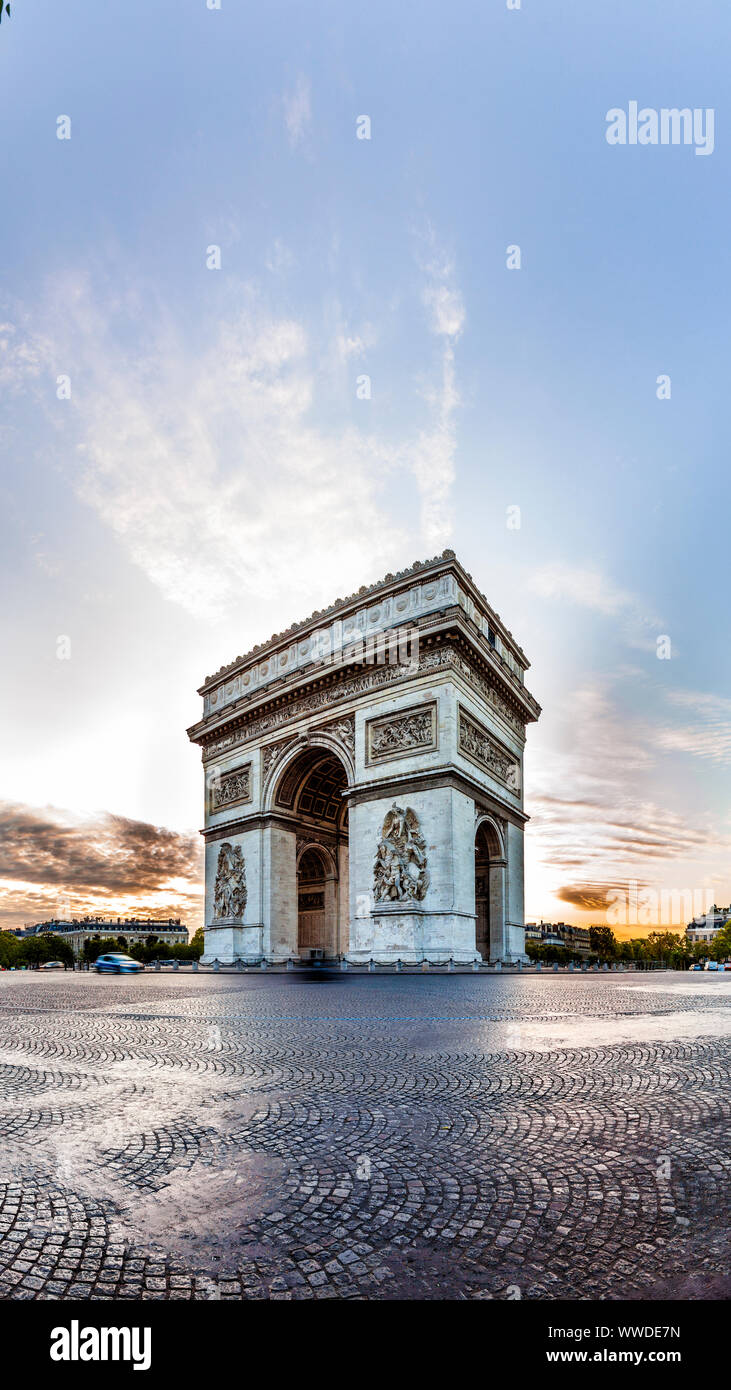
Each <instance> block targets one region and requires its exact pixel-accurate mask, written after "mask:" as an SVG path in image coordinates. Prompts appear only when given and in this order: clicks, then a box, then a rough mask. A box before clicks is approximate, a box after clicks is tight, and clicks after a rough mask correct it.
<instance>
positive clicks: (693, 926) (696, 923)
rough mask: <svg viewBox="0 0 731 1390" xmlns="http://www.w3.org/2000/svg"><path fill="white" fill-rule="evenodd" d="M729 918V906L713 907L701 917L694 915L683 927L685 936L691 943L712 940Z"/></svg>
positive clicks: (730, 912) (730, 910)
mask: <svg viewBox="0 0 731 1390" xmlns="http://www.w3.org/2000/svg"><path fill="white" fill-rule="evenodd" d="M730 918H731V907H716V905H715V903H714V905H713V907H711V908H709V910H708V912H704V913H703V915H702V916H701V917H694V918H693V921H692V922H689V923H688V925H687V927H686V928H685V938H686V941H688V942H689V943H690V944H691V945H695V943H696V942H698V941H702V942H709V941H714V940H715V938H716V937H717V936H718V933H719V932H720V931H722V930H723V928H724V927H725V925H726V923H727V922H728V921H729V919H730Z"/></svg>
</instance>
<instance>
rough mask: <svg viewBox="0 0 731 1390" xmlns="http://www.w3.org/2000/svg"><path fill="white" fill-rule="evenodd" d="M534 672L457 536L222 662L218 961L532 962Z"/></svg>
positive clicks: (208, 943)
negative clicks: (528, 835)
mask: <svg viewBox="0 0 731 1390" xmlns="http://www.w3.org/2000/svg"><path fill="white" fill-rule="evenodd" d="M527 668H528V662H527V660H526V657H525V655H524V653H523V652H522V650H521V648H520V647H519V646H518V644H517V643H516V642H515V640H514V638H513V636H512V634H511V633H510V632H509V631H508V629H507V628H506V627H505V625H504V623H503V622H502V621H501V620H500V618H499V617H498V615H497V614H496V613H494V612H493V610H492V609H491V608H490V605H489V604H488V602H487V600H486V599H485V597H484V596H483V595H482V594H481V593H480V592H479V590H478V589H477V588H476V586H475V584H474V582H473V580H472V578H471V576H470V575H469V574H467V573H466V571H465V570H464V569H463V568H462V566H461V565H460V564H459V561H458V560H457V559H456V558H455V556H454V553H453V552H452V551H449V550H446V551H445V552H444V554H443V555H442V556H440V557H438V558H436V559H434V560H428V561H426V562H425V563H423V564H421V563H417V564H415V565H412V566H411V568H409V569H407V570H403V571H401V572H400V573H398V574H395V575H386V578H385V579H383V580H381V581H380V582H379V583H378V584H374V585H372V586H371V587H363V588H362V589H360V590H359V592H358V593H357V594H355V595H353V597H351V598H349V599H344V600H340V599H338V600H337V601H336V602H335V603H334V604H333V605H332V607H331V608H328V609H326V610H325V611H323V612H321V613H313V615H312V617H311V618H309V619H307V621H305V622H302V623H298V624H296V625H295V626H293V627H291V628H289V629H288V630H287V631H286V632H282V633H280V634H278V635H277V636H275V637H272V638H271V639H270V641H268V642H265V643H264V644H263V645H262V646H260V647H255V648H254V649H253V651H251V652H249V653H248V654H247V655H246V656H243V657H237V659H236V661H234V662H232V663H231V665H230V666H225V667H222V669H221V670H220V671H218V672H217V673H216V674H215V675H214V676H210V677H209V678H208V679H207V680H206V681H205V682H204V684H203V685H202V686H201V687H200V694H201V695H202V696H203V717H202V719H201V720H200V721H199V723H197V724H195V725H194V726H193V727H192V728H191V729H189V730H188V735H189V737H190V739H191V740H192V742H193V743H196V744H198V745H199V746H200V747H201V749H202V755H203V764H204V772H205V828H204V830H203V832H202V833H203V835H204V837H205V841H206V895H205V907H206V918H205V921H206V931H205V954H204V957H203V959H204V960H206V961H213V960H214V959H218V960H219V961H221V962H222V963H223V962H231V961H234V960H236V959H242V960H252V961H253V960H260V959H262V958H265V959H267V960H269V961H281V960H286V959H288V958H293V959H300V960H306V959H310V958H312V957H313V956H318V955H321V956H323V957H324V958H328V957H338V956H339V957H343V956H345V957H347V958H348V959H349V960H352V961H367V960H369V959H370V958H371V957H373V958H374V959H376V960H378V961H395V960H397V959H399V958H400V959H401V960H403V961H419V960H422V959H424V958H426V959H429V960H431V961H434V962H438V961H444V960H447V959H449V957H450V956H451V957H452V958H453V959H454V960H455V961H471V960H474V959H476V958H478V957H479V956H481V957H482V958H483V959H486V960H490V961H492V962H497V961H502V962H509V961H515V960H518V959H525V932H524V920H523V830H524V826H525V822H526V820H527V817H526V815H525V813H524V811H523V775H522V773H523V748H524V745H525V726H526V724H527V723H528V722H530V721H532V720H535V719H537V718H538V716H539V714H540V707H539V706H538V704H537V703H536V701H535V699H534V698H533V696H532V695H531V694H530V693H529V692H528V691H527V690H526V687H525V685H524V674H525V671H526V670H527Z"/></svg>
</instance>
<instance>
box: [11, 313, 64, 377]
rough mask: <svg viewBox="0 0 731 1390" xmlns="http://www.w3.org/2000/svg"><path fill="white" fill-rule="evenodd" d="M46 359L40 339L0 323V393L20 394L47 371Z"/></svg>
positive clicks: (44, 344)
mask: <svg viewBox="0 0 731 1390" xmlns="http://www.w3.org/2000/svg"><path fill="white" fill-rule="evenodd" d="M50 356H51V353H50V343H49V341H48V339H47V338H45V337H44V336H43V335H41V334H38V333H34V332H32V331H30V330H29V329H26V328H23V327H22V326H19V325H18V324H14V323H0V390H2V391H4V392H7V393H10V392H14V391H19V390H22V388H23V387H24V386H25V385H26V384H27V382H28V381H29V380H32V379H33V378H36V377H38V376H40V374H41V372H47V371H48V370H49V360H50ZM59 370H60V369H59Z"/></svg>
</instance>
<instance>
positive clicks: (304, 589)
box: [44, 277, 458, 619]
mask: <svg viewBox="0 0 731 1390" xmlns="http://www.w3.org/2000/svg"><path fill="white" fill-rule="evenodd" d="M54 294H55V299H54V302H53V304H51V305H48V306H46V308H45V310H44V318H45V321H46V322H47V324H48V327H49V332H50V333H51V337H52V340H53V343H54V346H53V348H52V349H51V348H50V347H49V348H48V356H49V358H50V360H51V361H53V360H55V359H56V358H58V359H59V360H69V361H72V362H73V363H74V382H75V383H79V385H78V387H77V389H75V390H74V393H73V397H72V401H71V403H70V404H71V409H72V411H73V412H74V413H75V418H76V423H77V426H78V432H79V439H80V444H79V455H80V464H75V465H74V466H73V468H72V469H70V470H69V473H68V477H69V481H70V482H71V485H72V486H73V487H74V490H75V491H76V492H77V494H78V495H79V497H80V498H81V499H82V500H83V501H84V502H85V503H86V504H88V505H89V506H90V507H92V508H93V509H94V510H95V511H96V513H97V514H98V516H99V517H100V518H101V519H102V521H103V522H104V523H105V525H107V526H108V527H109V528H110V529H111V530H112V531H113V532H114V533H115V534H116V535H117V537H118V538H119V540H120V542H121V543H122V544H123V546H124V548H125V549H126V551H127V553H128V555H129V557H130V558H131V560H132V561H133V562H134V564H136V565H137V566H139V567H140V569H142V570H143V571H144V573H145V574H146V575H147V576H148V578H149V579H150V580H151V581H152V583H153V584H155V585H156V586H157V588H158V589H159V591H160V592H161V593H162V595H163V596H164V597H165V598H167V599H169V600H171V601H172V602H175V603H177V604H180V605H181V606H182V607H183V608H185V609H186V610H187V611H189V612H190V613H192V614H194V615H196V616H198V617H205V618H206V619H224V618H228V617H230V616H231V615H233V614H235V613H236V612H237V611H238V610H240V609H241V606H242V605H243V604H245V603H246V601H247V599H249V598H250V597H252V596H257V597H258V598H263V599H267V600H275V601H276V600H278V599H279V598H280V596H281V597H282V598H283V597H284V596H286V595H290V596H291V594H292V592H293V591H294V592H297V593H298V594H299V603H298V608H300V610H301V612H302V615H304V613H305V612H306V611H307V610H308V606H309V607H314V606H317V607H319V606H321V604H322V602H323V601H324V600H326V599H327V598H328V597H335V596H336V595H337V594H341V593H343V592H348V591H349V590H350V589H355V588H357V587H358V585H359V584H360V583H362V581H363V579H364V577H369V576H372V577H373V578H377V577H378V575H379V573H382V572H385V571H386V570H388V569H390V568H393V567H394V565H396V566H398V564H399V563H400V562H401V560H402V557H403V554H404V552H405V551H406V550H407V549H408V551H411V549H412V547H413V546H414V545H416V546H417V548H418V549H422V548H423V549H424V550H425V551H427V552H429V553H433V551H434V549H439V548H441V544H442V543H446V540H447V539H448V538H449V530H450V524H449V522H448V518H447V505H448V498H449V490H450V487H451V484H452V481H453V477H454V462H453V454H454V426H453V413H454V409H455V406H456V403H457V400H458V396H457V391H456V386H455V381H454V360H453V349H452V345H451V341H450V342H449V343H447V345H446V349H445V352H444V353H443V355H441V361H440V375H439V378H438V379H437V381H436V383H435V385H434V386H433V388H431V390H430V391H429V392H427V393H426V396H427V401H428V406H429V417H428V421H427V423H426V424H425V425H424V427H423V428H422V429H421V430H420V432H419V433H418V435H417V436H416V437H415V438H414V437H411V438H409V437H408V436H406V437H405V438H404V437H402V438H400V439H399V438H384V437H379V436H378V435H377V434H375V433H369V432H368V431H366V430H363V431H361V430H360V429H357V428H355V427H354V426H352V425H350V424H346V425H345V426H338V425H337V424H334V425H332V426H331V427H330V426H328V427H327V428H326V427H324V426H323V425H322V424H321V423H320V422H319V421H318V420H317V417H316V405H317V392H318V386H319V384H320V379H321V376H322V374H323V373H326V372H328V371H330V370H331V365H332V361H333V357H335V358H336V359H337V358H340V360H341V361H342V360H345V361H347V360H348V358H350V357H351V356H356V355H357V354H358V353H360V352H361V351H362V350H363V348H364V347H365V346H367V345H368V343H369V342H370V341H372V340H373V335H374V330H373V329H372V326H370V325H366V326H365V328H363V329H361V331H360V332H358V333H353V332H350V331H348V330H344V329H343V327H342V325H341V324H340V323H337V324H336V325H335V326H334V329H333V331H332V333H331V336H330V339H328V343H327V345H325V346H324V345H323V343H321V342H313V341H312V335H311V334H310V333H308V331H307V329H306V328H305V326H304V324H303V323H301V322H300V321H298V320H297V319H296V318H292V317H285V316H283V315H279V316H277V315H275V314H273V313H271V312H270V311H268V310H267V309H266V308H264V307H262V305H261V303H260V302H259V301H258V300H257V298H256V296H255V294H254V292H253V291H252V290H251V289H250V288H249V289H246V290H245V291H241V299H242V300H243V302H244V307H243V308H242V309H240V310H239V311H238V312H235V311H233V310H232V313H231V316H230V317H229V318H227V320H226V321H224V322H223V323H221V324H219V325H218V326H216V327H215V328H214V329H212V330H210V331H209V333H208V334H207V336H204V337H203V338H199V340H198V341H197V342H196V344H195V348H191V347H190V345H189V343H188V341H187V339H186V338H185V337H184V336H183V335H182V333H181V331H180V330H179V328H178V326H177V324H176V323H175V322H174V321H173V320H171V318H170V317H169V315H167V314H166V313H165V311H164V310H163V308H162V306H160V305H159V304H156V303H154V298H153V296H152V295H150V298H148V299H147V300H145V296H144V294H143V293H142V292H141V291H140V293H139V294H137V295H134V296H130V295H126V294H125V293H124V289H123V287H122V288H120V287H119V282H117V284H116V285H115V288H114V290H111V289H109V290H107V291H106V292H105V291H104V289H103V287H101V288H100V286H99V285H94V286H92V285H91V283H90V281H89V280H88V279H87V278H84V277H69V279H68V280H67V281H66V282H65V284H63V285H61V286H59V287H57V288H56V289H55V291H54ZM122 343H124V344H125V348H122V347H121V346H120V344H122ZM130 344H131V346H130ZM318 373H319V374H320V375H318ZM399 470H401V471H406V472H412V471H413V472H414V473H415V474H416V476H417V478H418V484H419V488H420V491H421V496H422V508H421V514H420V516H413V517H412V516H411V515H407V516H405V517H404V515H403V514H402V513H401V512H398V513H397V514H396V515H394V514H393V513H392V511H391V509H390V507H389V505H388V494H387V489H386V484H387V480H388V479H390V477H391V476H392V475H393V474H394V472H397V471H399Z"/></svg>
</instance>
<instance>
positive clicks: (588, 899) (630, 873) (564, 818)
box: [526, 682, 731, 912]
mask: <svg viewBox="0 0 731 1390" xmlns="http://www.w3.org/2000/svg"><path fill="white" fill-rule="evenodd" d="M659 756H661V754H660V752H659V750H658V747H657V740H656V739H655V738H654V731H653V726H652V724H651V723H649V722H648V721H646V720H645V719H643V718H641V717H637V716H632V715H629V714H628V713H627V711H626V710H625V709H623V708H622V707H621V706H620V704H618V703H617V702H616V701H615V700H614V699H613V698H612V695H611V694H610V693H609V691H608V690H607V689H606V688H604V686H603V685H602V684H601V683H599V682H593V683H590V684H587V685H585V686H584V687H582V688H579V689H577V690H575V691H574V692H572V696H571V702H570V709H567V710H566V711H565V712H563V713H561V714H559V715H557V716H554V730H553V735H552V738H551V745H550V748H544V749H542V750H541V755H540V758H539V766H538V768H537V769H536V770H535V771H534V775H533V778H532V782H529V783H528V795H527V807H526V808H527V810H528V811H529V813H530V816H531V822H530V826H529V832H528V833H529V839H530V842H531V846H532V850H533V853H534V854H535V855H536V856H537V859H538V861H539V865H540V867H539V868H538V870H537V872H536V874H535V877H536V879H537V880H538V881H539V882H540V883H541V884H542V885H546V886H547V885H548V884H549V883H550V885H551V891H552V892H553V894H554V895H555V897H556V898H557V899H558V901H559V902H562V903H566V904H567V905H568V906H569V907H571V908H573V909H574V910H575V911H577V912H590V911H591V912H599V911H601V910H603V908H604V907H606V906H608V905H609V903H610V902H611V898H610V894H611V893H612V892H615V891H620V892H624V891H625V889H626V888H627V883H628V880H629V879H630V878H631V879H633V880H634V882H635V883H637V884H639V885H640V886H641V887H643V886H648V885H662V884H666V885H668V884H674V885H676V886H679V887H682V886H683V878H682V875H684V874H685V875H686V876H687V875H688V874H691V875H692V882H691V884H690V886H691V887H693V888H696V887H699V886H701V885H702V884H703V883H705V882H707V880H708V877H709V874H711V873H712V870H713V869H714V867H715V866H716V865H717V864H718V862H719V858H722V857H723V855H724V853H728V852H729V851H731V843H730V842H729V840H728V836H727V835H725V834H724V832H723V830H721V829H719V827H718V826H717V825H715V824H714V823H713V818H712V817H711V815H710V814H702V815H698V814H693V813H690V812H689V813H688V814H684V813H683V812H682V810H675V809H672V808H670V807H668V806H667V805H663V804H660V803H658V801H657V800H656V799H655V798H654V797H653V795H652V793H651V791H650V790H649V788H651V787H652V786H653V777H654V775H655V768H656V763H657V761H658V757H659ZM563 788H565V789H566V790H565V791H564V790H562V789H563ZM618 870H619V872H618ZM679 874H680V875H681V880H680V883H679V882H678V875H679Z"/></svg>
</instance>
